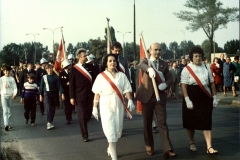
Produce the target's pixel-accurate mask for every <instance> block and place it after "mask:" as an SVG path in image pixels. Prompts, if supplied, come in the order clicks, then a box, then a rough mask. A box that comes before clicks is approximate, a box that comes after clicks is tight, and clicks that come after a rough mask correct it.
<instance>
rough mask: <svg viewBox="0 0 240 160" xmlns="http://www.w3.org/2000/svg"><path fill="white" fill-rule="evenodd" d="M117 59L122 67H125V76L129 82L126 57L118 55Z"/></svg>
mask: <svg viewBox="0 0 240 160" xmlns="http://www.w3.org/2000/svg"><path fill="white" fill-rule="evenodd" d="M118 60H119V62H120V63H121V64H122V65H123V67H124V69H125V75H126V76H127V78H128V80H129V82H130V73H129V69H128V61H127V59H126V58H124V57H123V56H120V55H119V56H118Z"/></svg>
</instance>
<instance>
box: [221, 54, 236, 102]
mask: <svg viewBox="0 0 240 160" xmlns="http://www.w3.org/2000/svg"><path fill="white" fill-rule="evenodd" d="M235 70H236V68H235V66H234V65H233V64H232V63H231V59H230V57H227V58H226V62H224V63H223V95H224V96H227V94H226V92H227V87H232V95H233V97H236V96H237V94H236V91H235V86H234V71H235Z"/></svg>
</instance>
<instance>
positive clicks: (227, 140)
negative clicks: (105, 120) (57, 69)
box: [0, 93, 240, 160]
mask: <svg viewBox="0 0 240 160" xmlns="http://www.w3.org/2000/svg"><path fill="white" fill-rule="evenodd" d="M221 94H222V93H219V98H220V102H221V103H219V105H218V107H217V108H216V109H214V111H213V130H212V136H213V142H212V144H213V147H214V148H215V149H217V150H218V151H219V154H218V155H211V156H209V155H207V154H206V144H205V140H204V137H203V134H202V131H196V134H195V140H196V147H197V149H198V150H197V152H191V151H189V140H188V136H187V133H186V130H185V129H183V128H182V119H181V118H182V117H181V114H182V111H181V101H182V99H180V100H173V99H171V100H170V99H168V100H167V123H168V127H169V132H170V139H171V141H172V144H173V149H174V151H175V152H176V153H177V154H178V156H177V157H174V158H171V159H176V160H191V159H195V160H205V159H206V160H208V159H209V160H228V159H229V160H237V159H239V158H240V150H239V144H240V143H239V138H240V137H239V122H240V121H239V117H240V114H239V108H240V107H239V104H238V103H239V97H235V98H233V97H231V96H228V97H222V96H221ZM233 101H235V102H236V101H237V103H232V102H233ZM225 102H226V103H225ZM23 112H24V109H23V105H22V104H20V103H19V98H18V99H16V100H14V105H13V109H12V117H11V122H12V123H11V126H12V129H11V130H10V131H8V132H6V131H5V130H4V127H3V118H2V109H0V115H1V118H0V122H1V128H0V133H1V146H2V147H7V146H10V147H14V148H16V149H17V150H19V152H20V153H21V155H22V156H23V158H24V159H25V160H110V159H111V158H110V157H108V156H107V152H106V151H107V146H108V143H107V140H106V138H105V136H104V134H103V131H102V126H101V122H100V121H96V120H95V119H91V120H90V121H89V123H88V129H89V139H90V141H89V142H87V143H86V142H83V141H82V138H81V134H80V128H79V125H78V121H77V114H73V122H72V124H70V125H67V124H66V121H65V115H64V110H63V109H57V110H56V114H55V118H54V122H53V124H54V125H55V128H54V129H53V130H47V126H46V115H44V116H41V115H40V111H39V107H37V118H36V126H35V127H32V126H31V125H30V124H25V122H24V116H23ZM154 139H155V151H154V153H155V154H154V155H153V156H148V155H147V154H146V151H145V144H144V139H143V120H142V116H141V115H137V114H133V119H132V120H128V119H127V118H126V116H125V119H124V130H123V136H122V137H121V138H120V139H119V141H118V143H117V154H118V159H119V160H148V159H149V160H151V159H164V156H163V152H162V148H161V141H160V136H159V133H158V134H154Z"/></svg>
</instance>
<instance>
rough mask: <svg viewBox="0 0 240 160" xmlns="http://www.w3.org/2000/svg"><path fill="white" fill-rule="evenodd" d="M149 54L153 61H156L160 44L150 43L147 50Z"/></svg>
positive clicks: (159, 52) (159, 51)
mask: <svg viewBox="0 0 240 160" xmlns="http://www.w3.org/2000/svg"><path fill="white" fill-rule="evenodd" d="M149 53H150V55H151V57H152V58H153V59H158V58H159V57H160V54H161V45H160V43H157V42H155V43H152V44H151V46H150V48H149Z"/></svg>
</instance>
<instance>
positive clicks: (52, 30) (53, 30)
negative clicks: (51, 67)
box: [43, 27, 63, 61]
mask: <svg viewBox="0 0 240 160" xmlns="http://www.w3.org/2000/svg"><path fill="white" fill-rule="evenodd" d="M59 28H61V29H62V28H63V27H57V28H55V29H50V28H43V30H45V29H48V30H50V31H51V32H52V34H53V59H54V32H55V30H56V29H59ZM53 61H54V60H53Z"/></svg>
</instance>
